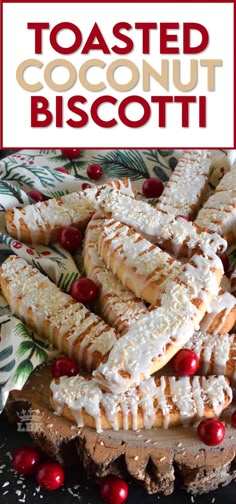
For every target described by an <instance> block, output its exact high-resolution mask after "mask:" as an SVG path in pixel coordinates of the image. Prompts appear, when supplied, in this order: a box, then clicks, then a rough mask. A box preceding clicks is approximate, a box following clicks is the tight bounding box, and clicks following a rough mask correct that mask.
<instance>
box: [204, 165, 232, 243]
mask: <svg viewBox="0 0 236 504" xmlns="http://www.w3.org/2000/svg"><path fill="white" fill-rule="evenodd" d="M195 222H196V223H197V224H198V225H199V226H202V227H206V228H208V229H211V230H213V231H216V232H217V233H219V234H220V235H222V236H227V239H228V240H229V241H230V242H232V241H233V238H235V237H236V166H233V167H232V168H231V170H230V171H229V172H227V173H226V174H225V175H224V177H223V178H222V180H221V181H220V183H219V185H218V186H217V188H216V190H215V193H214V194H212V196H211V197H210V198H209V199H208V200H207V201H206V203H205V204H204V205H203V208H202V209H201V210H200V212H199V214H198V217H197V219H196V221H195Z"/></svg>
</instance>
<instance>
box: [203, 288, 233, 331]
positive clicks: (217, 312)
mask: <svg viewBox="0 0 236 504" xmlns="http://www.w3.org/2000/svg"><path fill="white" fill-rule="evenodd" d="M235 307H236V299H235V297H234V296H232V295H231V294H230V293H229V292H226V291H224V290H223V289H221V290H220V291H219V293H218V296H217V297H216V298H215V299H213V300H212V301H211V306H210V309H211V311H210V313H206V315H205V317H204V319H203V320H202V322H201V325H200V327H201V330H202V331H206V332H209V330H210V329H211V326H212V325H213V326H214V334H219V333H222V332H225V331H224V325H225V322H226V321H227V318H228V317H229V315H230V316H231V327H229V328H228V330H230V329H232V327H233V325H234V323H235V321H236V310H235V314H234V316H233V313H232V310H233V309H234V308H235ZM217 321H218V323H217V325H216V322H217ZM210 332H211V333H212V332H213V331H212V330H211V331H210Z"/></svg>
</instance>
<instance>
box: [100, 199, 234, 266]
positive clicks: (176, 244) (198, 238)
mask: <svg viewBox="0 0 236 504" xmlns="http://www.w3.org/2000/svg"><path fill="white" fill-rule="evenodd" d="M100 210H101V211H102V212H103V213H105V215H106V216H109V217H111V218H112V219H114V220H116V221H120V222H122V223H124V224H127V225H128V226H132V227H133V228H134V229H136V231H137V232H139V233H140V234H141V235H143V236H144V237H146V238H147V239H148V240H150V241H151V242H152V243H155V244H158V245H160V246H161V245H162V244H166V242H168V243H169V246H170V247H171V249H172V251H173V253H174V255H175V256H176V257H178V255H179V254H180V252H181V251H182V247H183V244H184V243H185V244H186V245H187V252H188V255H189V256H191V255H192V253H193V251H194V250H195V249H196V247H197V246H198V247H200V248H201V249H202V250H203V249H206V247H207V248H208V249H211V250H212V251H215V252H216V251H223V250H225V249H226V247H227V243H226V241H225V240H224V239H223V238H221V237H220V236H219V235H218V234H216V233H208V232H205V231H204V232H200V230H199V228H197V227H196V226H195V225H194V224H193V223H192V222H188V221H186V220H185V219H183V218H176V219H175V217H174V216H173V215H171V214H168V213H164V212H163V211H162V210H160V209H159V208H158V206H157V207H155V208H154V207H152V206H150V205H149V204H148V203H146V202H145V201H140V200H132V199H131V198H128V197H127V196H124V195H122V194H117V192H114V191H111V192H110V195H109V196H108V197H107V198H106V200H104V201H103V202H102V203H101V204H100Z"/></svg>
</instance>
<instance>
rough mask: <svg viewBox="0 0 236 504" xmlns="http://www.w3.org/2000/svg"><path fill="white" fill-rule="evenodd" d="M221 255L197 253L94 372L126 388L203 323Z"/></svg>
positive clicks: (104, 382) (111, 385)
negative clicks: (156, 305)
mask: <svg viewBox="0 0 236 504" xmlns="http://www.w3.org/2000/svg"><path fill="white" fill-rule="evenodd" d="M222 274H223V268H222V263H221V260H220V259H219V258H218V257H217V256H216V255H215V254H213V253H212V254H211V252H210V251H209V250H207V251H206V252H205V254H204V255H198V254H195V255H194V256H193V257H192V259H191V261H190V262H189V263H188V264H185V265H183V268H182V271H181V273H180V274H179V275H178V276H177V277H176V278H175V279H173V280H170V281H169V282H168V283H167V284H166V288H165V292H164V293H163V294H162V297H161V300H160V306H159V307H158V308H155V309H153V310H152V311H150V312H149V313H148V314H144V315H141V316H140V317H139V318H138V319H137V321H135V322H134V323H133V324H132V326H131V327H130V328H129V330H128V331H127V332H126V334H125V335H124V336H122V337H121V338H120V339H119V340H117V341H116V343H115V344H114V346H113V348H112V350H111V352H110V353H109V356H108V359H107V361H106V362H105V363H104V364H100V366H99V367H98V369H97V370H96V371H95V372H94V373H93V374H94V377H95V379H96V380H97V382H98V383H99V384H100V385H101V386H102V387H103V388H104V389H105V390H109V391H111V392H113V393H115V394H116V393H117V394H119V393H123V392H125V391H126V390H128V388H129V387H133V386H136V385H138V384H139V383H140V381H142V380H143V379H144V378H147V377H149V376H150V375H151V374H153V373H154V372H155V371H157V370H158V369H161V368H162V367H163V366H164V365H165V364H166V363H167V362H168V361H169V360H170V359H171V358H172V357H173V355H175V353H176V352H177V351H178V350H179V349H180V348H181V347H182V346H183V345H184V344H185V343H186V342H187V341H188V340H189V339H190V338H191V336H192V335H193V332H194V330H197V329H198V328H199V323H200V322H201V320H202V318H203V316H204V314H205V312H206V310H207V309H208V310H209V306H210V302H211V300H212V297H214V296H215V295H217V293H218V287H219V284H220V281H221V278H222Z"/></svg>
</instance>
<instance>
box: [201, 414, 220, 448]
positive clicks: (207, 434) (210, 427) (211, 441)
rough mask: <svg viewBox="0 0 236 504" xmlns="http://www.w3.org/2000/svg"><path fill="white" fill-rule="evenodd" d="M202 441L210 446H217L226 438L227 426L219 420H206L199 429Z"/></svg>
mask: <svg viewBox="0 0 236 504" xmlns="http://www.w3.org/2000/svg"><path fill="white" fill-rule="evenodd" d="M197 433H198V437H199V439H200V441H202V442H203V443H204V444H206V445H208V446H217V445H218V444H220V443H222V441H223V439H224V437H225V426H224V424H222V422H220V420H218V418H206V419H205V420H202V421H201V422H200V424H199V425H198V428H197Z"/></svg>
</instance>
